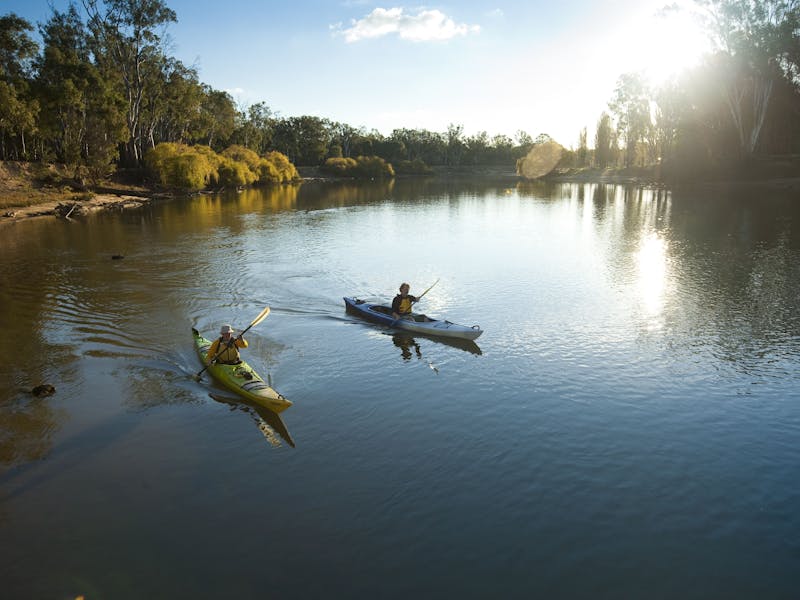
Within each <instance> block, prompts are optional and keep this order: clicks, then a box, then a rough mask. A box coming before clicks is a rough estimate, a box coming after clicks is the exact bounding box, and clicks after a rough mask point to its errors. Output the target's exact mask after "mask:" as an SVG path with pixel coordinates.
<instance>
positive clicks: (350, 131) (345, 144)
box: [330, 122, 364, 158]
mask: <svg viewBox="0 0 800 600" xmlns="http://www.w3.org/2000/svg"><path fill="white" fill-rule="evenodd" d="M330 130H331V138H332V139H331V141H332V142H333V143H335V144H338V145H339V147H340V148H341V149H342V157H344V158H350V157H351V156H352V155H353V154H352V153H353V143H354V142H355V141H356V139H357V138H359V137H361V136H362V135H363V133H364V132H363V129H358V128H356V127H353V126H352V125H348V124H347V123H339V122H335V123H331V127H330Z"/></svg>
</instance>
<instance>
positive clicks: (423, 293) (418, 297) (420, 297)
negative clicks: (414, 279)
mask: <svg viewBox="0 0 800 600" xmlns="http://www.w3.org/2000/svg"><path fill="white" fill-rule="evenodd" d="M439 279H441V277H440V278H439ZM439 279H437V280H436V281H434V282H433V284H432V285H431V287H429V288H428V289H427V290H425V291H424V292H422V293H421V294H420V295H419V296H417V299H416V300H415V302H419V301H420V300H421V299H422V297H423V296H424V295H425V294H427V293H428V292H430V291H431V290H432V289H433V286H434V285H436V284H437V283H439Z"/></svg>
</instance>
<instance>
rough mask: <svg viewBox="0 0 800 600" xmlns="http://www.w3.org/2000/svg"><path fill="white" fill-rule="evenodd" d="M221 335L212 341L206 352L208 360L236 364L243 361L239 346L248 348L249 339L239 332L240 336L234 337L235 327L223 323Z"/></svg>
mask: <svg viewBox="0 0 800 600" xmlns="http://www.w3.org/2000/svg"><path fill="white" fill-rule="evenodd" d="M219 333H220V337H218V338H217V339H216V340H214V341H213V342H212V343H211V347H210V348H209V349H208V352H206V360H208V361H212V360H214V359H215V358H216V360H215V361H214V362H217V363H220V364H223V365H236V364H239V363H240V362H242V359H241V357H240V356H239V348H247V346H248V344H247V340H246V339H244V338H243V337H242V335H241V334H239V336H238V337H236V338H234V337H233V327H231V326H230V325H223V326H222V327H221V328H220V330H219Z"/></svg>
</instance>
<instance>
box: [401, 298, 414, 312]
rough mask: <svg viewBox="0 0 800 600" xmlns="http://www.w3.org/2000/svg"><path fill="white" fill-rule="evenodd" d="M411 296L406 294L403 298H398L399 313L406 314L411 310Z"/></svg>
mask: <svg viewBox="0 0 800 600" xmlns="http://www.w3.org/2000/svg"><path fill="white" fill-rule="evenodd" d="M412 304H413V303H412V302H411V298H410V297H409V296H406V297H405V298H400V314H401V315H407V314H409V313H410V312H411V306H412Z"/></svg>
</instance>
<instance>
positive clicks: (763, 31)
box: [696, 0, 800, 157]
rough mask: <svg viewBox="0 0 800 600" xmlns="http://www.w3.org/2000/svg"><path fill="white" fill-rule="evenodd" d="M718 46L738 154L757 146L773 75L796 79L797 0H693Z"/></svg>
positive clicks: (798, 55) (799, 18)
mask: <svg viewBox="0 0 800 600" xmlns="http://www.w3.org/2000/svg"><path fill="white" fill-rule="evenodd" d="M696 2H697V5H698V6H699V7H700V9H701V11H702V14H703V16H704V17H705V22H706V25H707V28H708V31H709V33H710V36H711V38H712V40H713V41H714V43H715V45H716V48H717V49H718V51H719V53H720V54H719V56H718V57H717V69H718V70H717V74H718V75H719V76H720V82H719V83H720V85H719V89H721V90H722V91H723V95H724V100H725V105H726V106H727V109H728V111H729V114H730V118H731V120H732V122H733V126H734V128H735V130H736V133H737V138H738V144H739V150H740V154H741V156H743V157H749V156H752V155H753V154H754V152H755V151H756V148H757V147H758V144H759V140H760V137H761V132H762V130H763V126H764V123H765V120H766V117H767V113H768V111H769V106H770V100H771V98H772V93H773V90H774V88H775V84H776V81H779V80H781V79H785V80H788V81H791V82H793V83H795V84H796V83H797V81H798V69H799V68H800V63H798V60H800V3H798V1H797V0H696Z"/></svg>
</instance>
